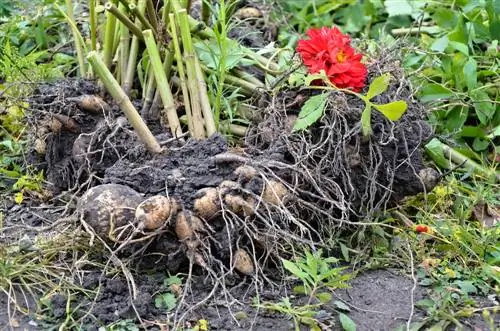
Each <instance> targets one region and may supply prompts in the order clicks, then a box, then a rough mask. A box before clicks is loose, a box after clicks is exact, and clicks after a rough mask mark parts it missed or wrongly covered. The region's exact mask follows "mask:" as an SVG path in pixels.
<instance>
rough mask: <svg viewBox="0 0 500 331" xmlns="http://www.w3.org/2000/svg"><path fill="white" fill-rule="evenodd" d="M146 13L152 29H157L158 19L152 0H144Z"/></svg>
mask: <svg viewBox="0 0 500 331" xmlns="http://www.w3.org/2000/svg"><path fill="white" fill-rule="evenodd" d="M146 13H147V15H148V18H149V22H150V23H151V26H152V27H153V29H154V31H158V26H159V24H158V19H157V18H156V10H155V6H154V5H153V1H152V0H146Z"/></svg>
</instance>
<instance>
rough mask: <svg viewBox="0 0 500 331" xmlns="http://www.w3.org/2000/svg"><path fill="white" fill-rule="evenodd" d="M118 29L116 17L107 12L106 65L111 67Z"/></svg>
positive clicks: (105, 33) (105, 31)
mask: <svg viewBox="0 0 500 331" xmlns="http://www.w3.org/2000/svg"><path fill="white" fill-rule="evenodd" d="M115 29H116V17H115V16H114V15H113V14H112V13H111V12H109V11H108V12H106V25H105V28H104V47H103V48H104V49H103V53H104V64H106V67H108V68H110V67H111V61H112V59H113V48H114V37H115Z"/></svg>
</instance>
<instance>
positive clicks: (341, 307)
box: [333, 300, 351, 311]
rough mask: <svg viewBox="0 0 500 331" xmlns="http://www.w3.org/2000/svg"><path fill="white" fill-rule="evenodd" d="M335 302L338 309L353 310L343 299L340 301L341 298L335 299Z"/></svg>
mask: <svg viewBox="0 0 500 331" xmlns="http://www.w3.org/2000/svg"><path fill="white" fill-rule="evenodd" d="M333 304H334V305H335V307H337V308H338V309H340V310H344V311H351V308H349V306H348V305H346V304H345V303H343V302H342V301H339V300H335V301H334V302H333Z"/></svg>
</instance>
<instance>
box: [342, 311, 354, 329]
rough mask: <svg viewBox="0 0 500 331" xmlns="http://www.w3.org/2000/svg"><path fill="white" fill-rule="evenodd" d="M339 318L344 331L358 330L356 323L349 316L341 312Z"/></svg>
mask: <svg viewBox="0 0 500 331" xmlns="http://www.w3.org/2000/svg"><path fill="white" fill-rule="evenodd" d="M339 319H340V324H341V325H342V328H343V329H344V331H356V324H355V323H354V321H353V320H352V319H351V318H350V317H349V316H347V315H346V314H343V313H339Z"/></svg>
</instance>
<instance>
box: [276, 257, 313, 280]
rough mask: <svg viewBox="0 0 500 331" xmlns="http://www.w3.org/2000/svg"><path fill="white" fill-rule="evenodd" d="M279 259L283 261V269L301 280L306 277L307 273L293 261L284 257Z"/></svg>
mask: <svg viewBox="0 0 500 331" xmlns="http://www.w3.org/2000/svg"><path fill="white" fill-rule="evenodd" d="M281 261H282V262H283V266H284V267H285V269H286V270H288V271H290V272H291V273H292V274H293V275H294V276H295V277H298V278H299V279H301V280H305V279H307V273H305V272H304V271H302V270H301V269H299V267H297V265H296V264H295V263H293V262H291V261H288V260H285V259H281Z"/></svg>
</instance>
